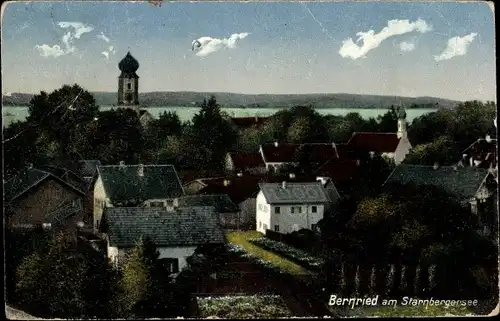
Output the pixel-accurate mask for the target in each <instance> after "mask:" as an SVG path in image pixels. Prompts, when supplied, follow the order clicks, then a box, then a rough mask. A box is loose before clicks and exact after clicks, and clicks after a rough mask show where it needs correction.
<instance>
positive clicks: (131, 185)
mask: <svg viewBox="0 0 500 321" xmlns="http://www.w3.org/2000/svg"><path fill="white" fill-rule="evenodd" d="M97 171H98V178H97V181H96V183H95V185H94V214H93V216H94V232H97V230H98V228H99V224H100V220H101V216H102V213H103V210H104V208H106V207H122V206H146V207H173V206H174V205H175V204H174V202H175V199H176V198H178V197H180V196H182V195H184V190H183V188H182V185H181V182H180V179H179V176H177V172H176V171H175V168H174V167H173V166H172V165H142V164H139V165H125V164H123V162H122V163H121V164H120V165H106V166H99V167H98V168H97Z"/></svg>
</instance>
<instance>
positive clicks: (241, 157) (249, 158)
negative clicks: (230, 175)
mask: <svg viewBox="0 0 500 321" xmlns="http://www.w3.org/2000/svg"><path fill="white" fill-rule="evenodd" d="M229 157H231V160H232V161H233V166H234V168H235V169H237V170H239V169H245V168H254V167H265V166H266V165H265V164H264V160H263V159H262V155H261V154H260V153H259V152H257V153H249V152H230V153H229Z"/></svg>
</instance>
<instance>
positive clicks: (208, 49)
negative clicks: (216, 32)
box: [192, 32, 250, 57]
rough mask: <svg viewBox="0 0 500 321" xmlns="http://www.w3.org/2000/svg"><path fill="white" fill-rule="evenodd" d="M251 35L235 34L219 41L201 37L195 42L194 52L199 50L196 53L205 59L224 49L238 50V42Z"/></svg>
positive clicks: (245, 33)
mask: <svg viewBox="0 0 500 321" xmlns="http://www.w3.org/2000/svg"><path fill="white" fill-rule="evenodd" d="M248 35H250V33H248V32H243V33H234V34H232V35H231V36H230V37H229V38H224V39H217V38H212V37H201V38H198V39H196V40H194V41H193V43H192V50H193V51H194V50H195V49H199V50H198V52H196V55H197V56H200V57H204V56H208V55H209V54H211V53H214V52H217V51H220V50H222V49H226V48H228V49H234V48H236V41H237V40H241V39H245V38H246V37H248Z"/></svg>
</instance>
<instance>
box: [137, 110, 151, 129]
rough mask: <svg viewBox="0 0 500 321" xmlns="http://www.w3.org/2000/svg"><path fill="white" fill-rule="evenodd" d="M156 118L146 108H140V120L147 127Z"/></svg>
mask: <svg viewBox="0 0 500 321" xmlns="http://www.w3.org/2000/svg"><path fill="white" fill-rule="evenodd" d="M154 119H155V118H154V117H153V115H151V113H150V112H149V111H147V110H146V109H141V110H139V122H140V123H141V125H142V127H147V126H148V125H149V123H150V122H151V121H153V120H154Z"/></svg>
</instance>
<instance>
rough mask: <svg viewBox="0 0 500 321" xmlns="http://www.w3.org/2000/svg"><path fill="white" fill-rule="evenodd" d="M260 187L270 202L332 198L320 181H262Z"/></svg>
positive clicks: (327, 200)
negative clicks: (284, 182)
mask: <svg viewBox="0 0 500 321" xmlns="http://www.w3.org/2000/svg"><path fill="white" fill-rule="evenodd" d="M259 187H260V189H261V191H262V193H263V194H264V197H265V198H266V201H267V203H269V204H305V203H327V202H330V198H329V197H328V194H327V192H326V190H325V188H324V187H323V185H322V184H321V183H320V182H315V183H288V182H287V183H286V186H285V188H283V184H282V183H261V184H259Z"/></svg>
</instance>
